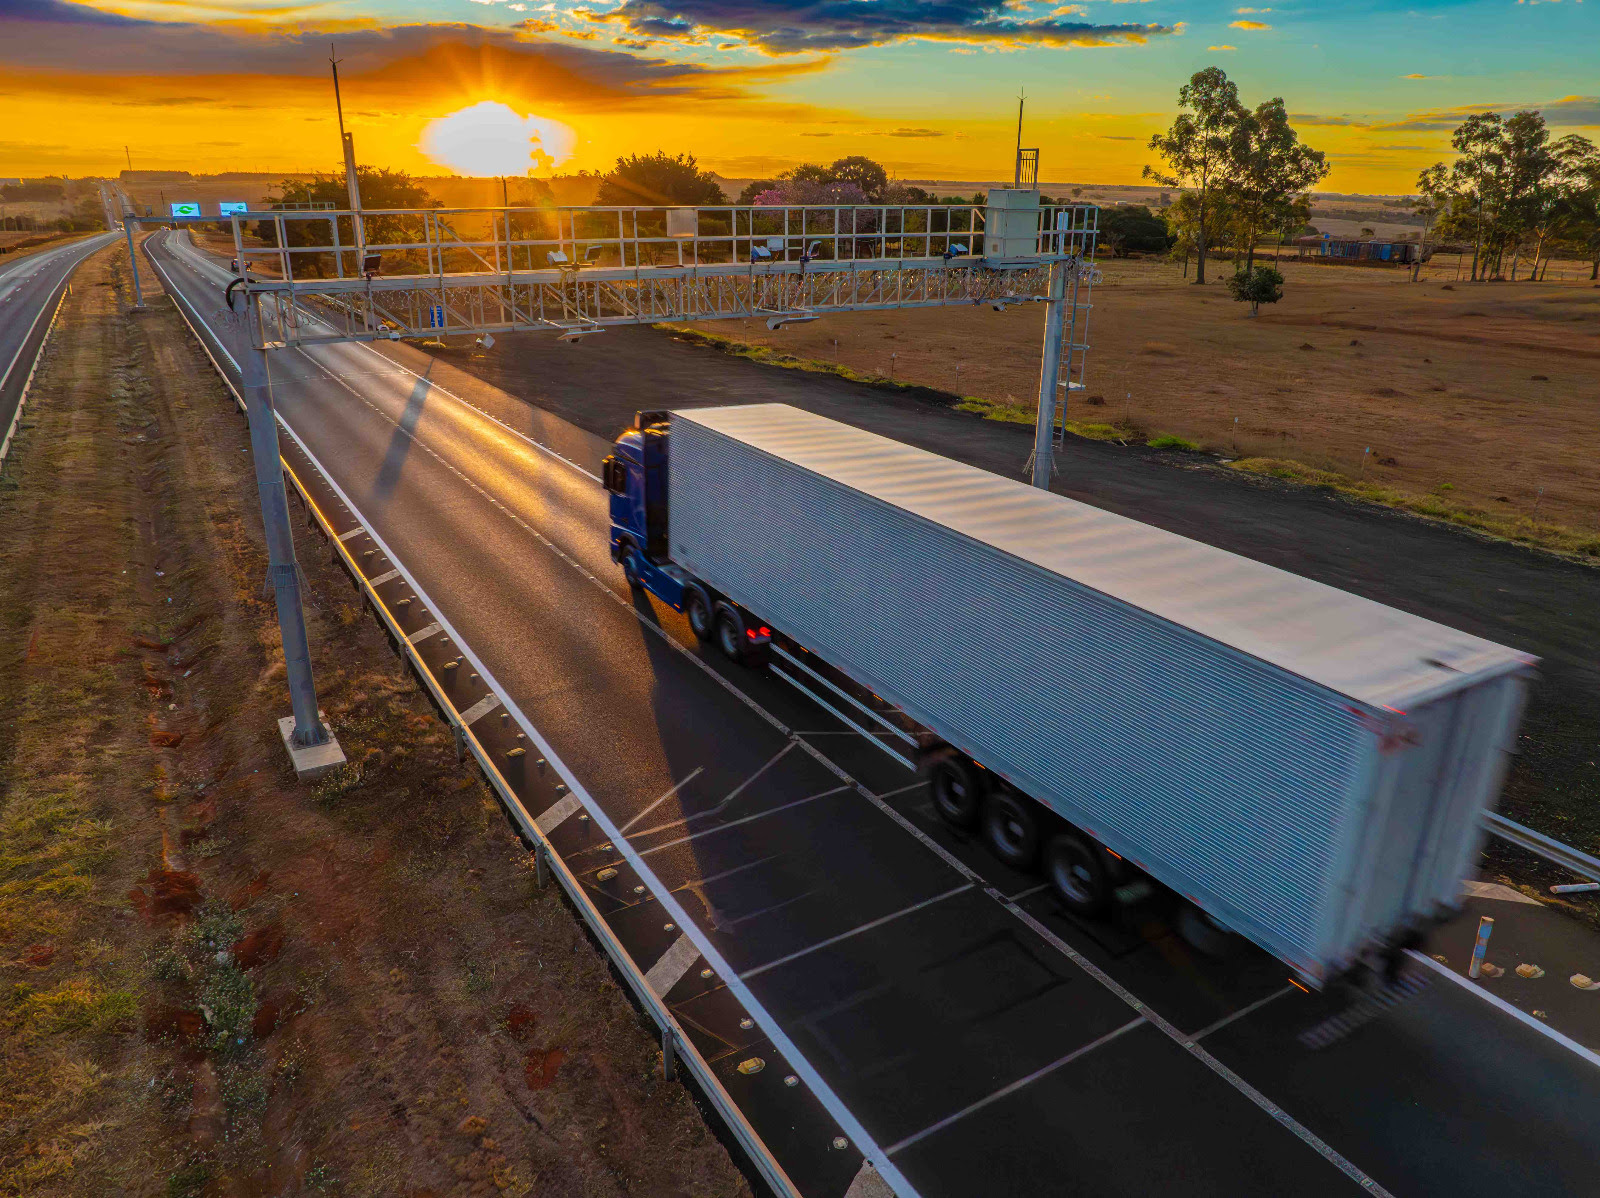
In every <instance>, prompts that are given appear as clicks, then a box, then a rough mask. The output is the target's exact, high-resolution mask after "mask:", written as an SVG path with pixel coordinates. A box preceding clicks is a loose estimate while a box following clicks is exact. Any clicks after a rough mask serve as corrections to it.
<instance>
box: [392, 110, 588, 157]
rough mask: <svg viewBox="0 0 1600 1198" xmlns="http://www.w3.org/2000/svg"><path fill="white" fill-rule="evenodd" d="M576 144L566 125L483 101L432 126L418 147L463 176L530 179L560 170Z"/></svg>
mask: <svg viewBox="0 0 1600 1198" xmlns="http://www.w3.org/2000/svg"><path fill="white" fill-rule="evenodd" d="M576 142H577V136H576V134H574V133H573V131H572V130H571V129H570V128H568V127H567V126H566V125H563V124H562V123H561V122H560V121H553V120H550V119H549V118H547V117H541V116H534V115H532V114H529V115H528V116H520V115H518V114H517V112H516V110H515V109H512V108H511V107H509V106H507V105H505V104H502V103H500V102H499V101H497V100H483V101H481V102H479V103H477V104H474V105H472V106H471V107H469V108H463V109H461V110H460V111H459V112H452V113H451V114H450V115H449V116H444V117H440V118H439V119H438V120H436V121H430V122H429V123H428V125H427V127H426V128H424V129H423V131H422V140H421V141H420V142H418V144H417V148H418V149H420V150H421V151H422V152H423V154H425V155H427V157H428V158H429V159H431V160H432V161H434V162H437V163H438V164H439V165H440V166H445V167H449V168H450V169H451V170H452V171H455V172H456V173H457V174H460V175H526V174H528V173H529V172H530V171H535V170H549V169H550V168H552V167H556V166H560V165H561V164H562V163H564V162H566V161H567V159H569V158H571V157H572V150H573V147H574V145H575V144H576Z"/></svg>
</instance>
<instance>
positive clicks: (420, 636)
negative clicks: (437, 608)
mask: <svg viewBox="0 0 1600 1198" xmlns="http://www.w3.org/2000/svg"><path fill="white" fill-rule="evenodd" d="M442 628H443V625H442V624H440V623H439V622H438V621H437V620H435V621H434V622H433V623H432V624H429V625H428V626H427V627H426V628H419V629H417V630H416V631H415V632H413V633H412V634H411V635H410V636H408V637H406V640H408V641H410V642H411V643H412V644H413V645H416V644H420V643H421V642H423V641H425V640H427V639H428V638H429V637H430V636H432V635H433V634H434V633H436V632H439V631H440V630H441V629H442Z"/></svg>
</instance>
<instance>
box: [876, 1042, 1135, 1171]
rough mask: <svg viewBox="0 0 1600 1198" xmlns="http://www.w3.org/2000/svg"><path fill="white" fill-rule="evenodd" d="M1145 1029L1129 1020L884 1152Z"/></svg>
mask: <svg viewBox="0 0 1600 1198" xmlns="http://www.w3.org/2000/svg"><path fill="white" fill-rule="evenodd" d="M1143 1025H1144V1020H1143V1019H1130V1020H1128V1022H1127V1023H1124V1024H1123V1025H1122V1026H1121V1027H1119V1028H1113V1029H1112V1030H1111V1031H1109V1032H1107V1033H1106V1034H1105V1035H1103V1036H1101V1037H1100V1038H1099V1039H1097V1040H1091V1041H1089V1043H1087V1044H1085V1045H1083V1046H1082V1047H1080V1048H1075V1049H1073V1050H1072V1051H1071V1052H1069V1053H1067V1055H1066V1056H1064V1057H1060V1058H1058V1059H1056V1060H1054V1061H1051V1062H1050V1063H1049V1064H1048V1065H1044V1066H1042V1067H1040V1068H1038V1069H1035V1070H1034V1071H1033V1072H1032V1073H1030V1074H1027V1075H1026V1076H1025V1077H1019V1078H1017V1080H1016V1081H1014V1082H1012V1083H1010V1084H1009V1085H1005V1086H1001V1087H1000V1088H999V1089H998V1090H996V1091H995V1092H994V1093H993V1094H990V1095H988V1096H986V1097H984V1098H980V1099H978V1101H977V1102H974V1103H972V1104H971V1105H970V1106H964V1107H962V1108H961V1109H960V1110H959V1111H955V1112H953V1113H952V1114H949V1115H946V1116H945V1117H944V1118H943V1119H941V1120H939V1122H937V1123H930V1124H929V1125H928V1126H927V1127H924V1128H923V1129H922V1130H921V1131H919V1132H915V1133H913V1134H912V1135H909V1136H907V1137H906V1138H905V1139H903V1140H900V1141H898V1142H897V1143H894V1144H890V1145H889V1147H888V1148H886V1149H884V1151H885V1152H887V1153H889V1154H890V1155H891V1156H892V1155H893V1154H894V1153H896V1152H899V1151H900V1150H901V1149H904V1148H910V1147H911V1145H913V1144H915V1143H916V1142H917V1141H918V1140H924V1139H926V1138H927V1137H929V1136H931V1135H933V1133H934V1132H937V1131H943V1130H944V1129H945V1128H947V1127H949V1126H950V1125H951V1124H952V1123H955V1122H956V1121H957V1120H959V1119H965V1118H966V1117H967V1116H968V1115H970V1114H972V1113H973V1112H974V1111H981V1110H982V1109H983V1108H984V1107H986V1106H989V1105H990V1104H991V1103H996V1102H999V1101H1000V1100H1001V1099H1002V1098H1004V1097H1006V1096H1007V1095H1008V1094H1015V1093H1016V1092H1017V1091H1018V1090H1020V1089H1022V1088H1023V1087H1025V1086H1028V1085H1030V1084H1032V1083H1033V1082H1036V1081H1038V1080H1039V1079H1040V1078H1041V1077H1044V1076H1045V1075H1046V1074H1049V1073H1054V1072H1055V1071H1056V1070H1057V1069H1060V1068H1061V1067H1062V1066H1063V1065H1067V1064H1070V1063H1071V1062H1073V1061H1076V1060H1077V1059H1078V1058H1079V1057H1081V1056H1085V1055H1087V1054H1088V1053H1091V1052H1093V1051H1094V1050H1095V1049H1097V1048H1099V1047H1100V1046H1101V1045H1102V1044H1109V1043H1111V1041H1113V1040H1115V1039H1116V1038H1117V1037H1118V1036H1121V1035H1123V1034H1124V1033H1126V1032H1131V1031H1132V1030H1133V1029H1134V1028H1136V1027H1142V1026H1143Z"/></svg>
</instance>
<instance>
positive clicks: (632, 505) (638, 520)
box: [600, 411, 772, 665]
mask: <svg viewBox="0 0 1600 1198" xmlns="http://www.w3.org/2000/svg"><path fill="white" fill-rule="evenodd" d="M670 446H671V417H670V414H669V413H667V412H660V411H643V412H639V413H637V415H636V416H635V417H634V422H633V427H632V428H630V429H628V430H626V431H625V432H624V433H623V434H622V435H621V436H620V437H618V438H617V440H616V444H615V446H614V448H613V450H612V452H611V453H610V454H608V455H607V456H606V459H605V461H603V462H602V463H601V467H600V468H601V476H600V481H601V482H602V483H603V484H604V486H605V489H606V490H607V491H608V492H610V511H611V560H612V561H614V562H616V563H618V564H619V565H621V567H622V573H623V575H624V577H626V578H627V580H628V585H629V587H631V588H632V589H633V590H635V591H638V590H645V591H648V592H650V594H652V595H654V596H655V597H656V598H657V599H660V600H661V602H663V603H665V604H666V605H667V606H669V607H671V608H672V609H673V610H674V611H680V612H683V613H685V614H686V615H687V616H688V617H689V628H690V630H691V631H693V633H694V635H695V637H696V639H698V640H699V641H701V642H702V643H705V642H715V643H716V644H717V645H718V647H720V648H721V649H722V651H723V653H724V654H725V655H726V656H728V657H729V658H731V659H733V660H735V661H738V662H740V663H742V664H744V665H761V664H764V663H765V660H766V653H767V650H768V647H769V646H770V645H771V642H772V630H771V629H770V628H768V627H767V626H766V624H765V623H764V622H763V621H762V620H760V619H757V618H756V617H755V616H753V615H751V613H750V612H748V611H746V610H745V609H744V608H743V607H742V606H740V605H739V604H738V603H737V602H735V601H734V600H733V599H732V598H730V597H729V596H726V595H723V594H720V593H719V592H717V591H716V590H715V589H714V588H712V587H710V586H708V585H706V584H705V583H703V582H701V581H700V580H698V579H696V578H694V577H692V576H691V575H690V574H689V572H688V571H687V570H685V569H684V568H683V567H682V566H680V565H678V564H677V563H675V562H674V561H673V560H672V558H671V555H670V552H669V547H668V544H667V522H668V518H669V513H668V510H667V501H668V487H667V467H668V463H669V461H670V453H671V450H670Z"/></svg>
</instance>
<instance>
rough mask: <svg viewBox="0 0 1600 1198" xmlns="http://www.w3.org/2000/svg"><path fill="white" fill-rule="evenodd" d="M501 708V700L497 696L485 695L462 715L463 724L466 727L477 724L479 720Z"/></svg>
mask: <svg viewBox="0 0 1600 1198" xmlns="http://www.w3.org/2000/svg"><path fill="white" fill-rule="evenodd" d="M499 706H500V699H499V697H498V696H497V695H493V694H488V695H485V696H484V697H483V698H481V699H479V700H478V701H477V702H476V703H474V704H473V705H472V706H471V707H469V708H467V709H466V710H465V711H463V712H462V713H461V723H462V724H463V725H466V726H471V725H472V724H476V723H477V722H478V721H479V720H481V719H483V717H484V716H486V715H488V714H489V713H490V712H491V711H493V710H494V709H495V708H496V707H499Z"/></svg>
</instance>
